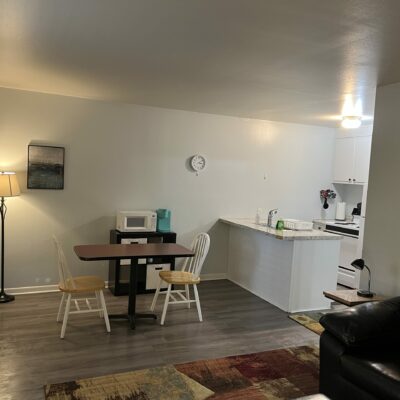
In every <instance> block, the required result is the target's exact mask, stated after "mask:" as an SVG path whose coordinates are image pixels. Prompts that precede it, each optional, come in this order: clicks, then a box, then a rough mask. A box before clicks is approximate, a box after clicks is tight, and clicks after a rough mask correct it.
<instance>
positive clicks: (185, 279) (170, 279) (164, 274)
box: [160, 271, 200, 285]
mask: <svg viewBox="0 0 400 400" xmlns="http://www.w3.org/2000/svg"><path fill="white" fill-rule="evenodd" d="M160 278H161V279H162V280H163V281H165V282H167V283H170V284H172V285H196V284H198V283H200V277H197V278H196V277H195V276H194V275H193V274H192V273H191V272H185V271H161V272H160Z"/></svg>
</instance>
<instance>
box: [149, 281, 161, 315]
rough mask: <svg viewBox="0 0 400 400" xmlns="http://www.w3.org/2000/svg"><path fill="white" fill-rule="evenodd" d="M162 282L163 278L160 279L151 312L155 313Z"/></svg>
mask: <svg viewBox="0 0 400 400" xmlns="http://www.w3.org/2000/svg"><path fill="white" fill-rule="evenodd" d="M161 282H162V280H161V278H158V285H157V290H156V292H155V293H154V297H153V302H152V303H151V306H150V311H154V309H155V308H156V304H157V299H158V295H159V294H160V289H161Z"/></svg>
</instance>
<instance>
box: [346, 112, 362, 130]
mask: <svg viewBox="0 0 400 400" xmlns="http://www.w3.org/2000/svg"><path fill="white" fill-rule="evenodd" d="M361 121H362V117H361V115H344V116H343V117H342V127H343V128H345V129H357V128H359V127H360V126H361Z"/></svg>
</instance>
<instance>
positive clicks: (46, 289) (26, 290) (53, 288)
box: [5, 273, 227, 295]
mask: <svg viewBox="0 0 400 400" xmlns="http://www.w3.org/2000/svg"><path fill="white" fill-rule="evenodd" d="M221 279H227V274H226V273H219V274H204V275H201V280H202V281H218V280H221ZM107 287H108V282H107V281H106V288H107ZM5 291H6V293H8V294H14V295H19V294H32V293H50V292H58V291H59V289H58V285H42V286H25V287H18V288H8V289H5Z"/></svg>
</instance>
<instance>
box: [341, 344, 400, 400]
mask: <svg viewBox="0 0 400 400" xmlns="http://www.w3.org/2000/svg"><path fill="white" fill-rule="evenodd" d="M396 353H397V354H396ZM341 368H342V374H343V377H344V378H346V379H347V380H348V381H350V382H352V383H353V384H355V385H356V386H359V387H362V388H363V389H364V390H365V391H367V392H369V393H371V394H372V395H374V396H376V397H377V398H378V399H385V400H400V352H399V350H398V349H397V350H394V351H393V352H385V353H382V352H381V353H379V352H376V354H371V353H368V354H366V355H360V354H357V355H348V354H347V355H343V356H342V357H341Z"/></svg>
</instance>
